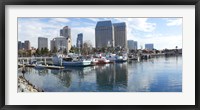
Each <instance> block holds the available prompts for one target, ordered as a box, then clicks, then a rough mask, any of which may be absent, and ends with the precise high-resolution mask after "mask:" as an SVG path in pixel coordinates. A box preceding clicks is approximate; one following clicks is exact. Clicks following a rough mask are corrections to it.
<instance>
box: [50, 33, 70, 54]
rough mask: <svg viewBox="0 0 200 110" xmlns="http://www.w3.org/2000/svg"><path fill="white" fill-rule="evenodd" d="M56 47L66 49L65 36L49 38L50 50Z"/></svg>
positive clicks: (61, 49)
mask: <svg viewBox="0 0 200 110" xmlns="http://www.w3.org/2000/svg"><path fill="white" fill-rule="evenodd" d="M54 48H56V49H57V51H64V50H65V49H67V38H66V37H63V36H61V37H56V38H54V39H53V40H51V51H53V49H54Z"/></svg>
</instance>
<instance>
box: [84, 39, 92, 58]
mask: <svg viewBox="0 0 200 110" xmlns="http://www.w3.org/2000/svg"><path fill="white" fill-rule="evenodd" d="M91 52H92V43H91V42H90V41H85V42H84V43H83V49H82V54H83V55H88V54H89V53H91Z"/></svg>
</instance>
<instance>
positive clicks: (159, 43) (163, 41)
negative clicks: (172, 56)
mask: <svg viewBox="0 0 200 110" xmlns="http://www.w3.org/2000/svg"><path fill="white" fill-rule="evenodd" d="M147 36H148V35H147ZM149 36H151V35H149ZM137 41H139V45H138V47H140V46H142V47H143V48H144V45H145V44H146V43H153V44H154V48H155V49H165V48H168V49H174V48H175V46H178V48H182V36H179V35H174V36H162V35H161V36H160V35H158V36H154V37H146V38H145V39H144V38H141V37H137Z"/></svg>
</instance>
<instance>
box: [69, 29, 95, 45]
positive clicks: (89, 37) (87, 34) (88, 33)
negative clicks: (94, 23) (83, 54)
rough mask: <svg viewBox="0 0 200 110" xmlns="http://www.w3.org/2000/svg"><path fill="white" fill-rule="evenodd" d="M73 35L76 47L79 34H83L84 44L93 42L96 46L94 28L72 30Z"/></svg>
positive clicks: (73, 42)
mask: <svg viewBox="0 0 200 110" xmlns="http://www.w3.org/2000/svg"><path fill="white" fill-rule="evenodd" d="M71 33H72V44H74V45H76V39H77V34H79V33H83V42H84V41H91V43H92V45H93V46H95V29H94V27H75V28H72V29H71Z"/></svg>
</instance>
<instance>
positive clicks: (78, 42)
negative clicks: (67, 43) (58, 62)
mask: <svg viewBox="0 0 200 110" xmlns="http://www.w3.org/2000/svg"><path fill="white" fill-rule="evenodd" d="M76 47H80V48H82V47H83V33H79V34H78V37H77V40H76Z"/></svg>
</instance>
